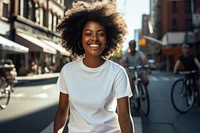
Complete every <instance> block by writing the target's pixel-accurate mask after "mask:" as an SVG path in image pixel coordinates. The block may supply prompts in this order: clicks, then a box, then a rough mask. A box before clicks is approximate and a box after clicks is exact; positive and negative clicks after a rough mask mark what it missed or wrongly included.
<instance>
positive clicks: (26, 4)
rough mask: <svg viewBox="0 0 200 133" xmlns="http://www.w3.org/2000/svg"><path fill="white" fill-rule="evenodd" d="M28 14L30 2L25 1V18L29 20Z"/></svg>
mask: <svg viewBox="0 0 200 133" xmlns="http://www.w3.org/2000/svg"><path fill="white" fill-rule="evenodd" d="M28 14H29V4H28V0H24V3H23V17H25V18H28Z"/></svg>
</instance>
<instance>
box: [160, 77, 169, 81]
mask: <svg viewBox="0 0 200 133" xmlns="http://www.w3.org/2000/svg"><path fill="white" fill-rule="evenodd" d="M162 79H163V80H164V81H170V79H169V78H167V77H162Z"/></svg>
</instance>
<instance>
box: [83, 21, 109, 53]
mask: <svg viewBox="0 0 200 133" xmlns="http://www.w3.org/2000/svg"><path fill="white" fill-rule="evenodd" d="M82 44H83V48H84V50H85V56H101V53H102V52H103V50H104V49H105V47H106V29H105V27H104V26H103V25H101V24H100V23H98V22H95V21H88V22H87V23H86V24H85V26H84V28H83V31H82Z"/></svg>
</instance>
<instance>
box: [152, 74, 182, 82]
mask: <svg viewBox="0 0 200 133" xmlns="http://www.w3.org/2000/svg"><path fill="white" fill-rule="evenodd" d="M148 77H149V80H150V81H158V82H160V81H167V82H173V81H175V80H177V79H178V78H180V77H174V76H159V77H158V76H154V75H149V76H148Z"/></svg>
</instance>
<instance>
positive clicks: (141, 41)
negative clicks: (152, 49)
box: [139, 38, 146, 46]
mask: <svg viewBox="0 0 200 133" xmlns="http://www.w3.org/2000/svg"><path fill="white" fill-rule="evenodd" d="M145 45H146V39H145V38H142V39H140V40H139V46H145Z"/></svg>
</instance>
